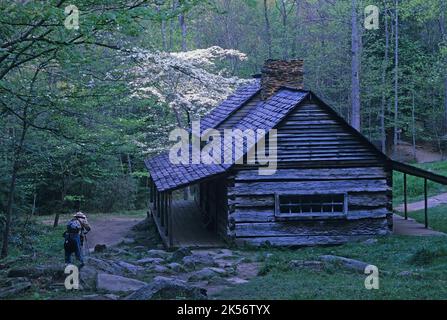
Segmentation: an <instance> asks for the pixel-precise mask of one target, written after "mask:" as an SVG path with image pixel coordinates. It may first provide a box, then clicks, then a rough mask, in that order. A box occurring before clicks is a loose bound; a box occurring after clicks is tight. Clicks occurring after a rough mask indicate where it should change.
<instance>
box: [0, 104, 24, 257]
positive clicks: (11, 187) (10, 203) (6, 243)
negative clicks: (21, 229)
mask: <svg viewBox="0 0 447 320" xmlns="http://www.w3.org/2000/svg"><path fill="white" fill-rule="evenodd" d="M26 112H27V111H26V109H25V111H24V117H23V119H24V122H23V126H22V134H21V135H20V140H19V145H18V146H17V148H16V150H15V152H14V159H13V163H12V172H11V181H10V183H9V191H8V201H7V204H6V217H5V218H6V219H5V229H4V231H3V243H2V251H1V254H0V257H1V258H6V257H7V256H8V252H9V234H10V232H11V220H12V207H13V204H14V196H15V191H16V184H17V174H18V172H19V170H20V156H21V154H22V149H23V143H24V141H25V136H26V132H27V130H28V125H27V122H26Z"/></svg>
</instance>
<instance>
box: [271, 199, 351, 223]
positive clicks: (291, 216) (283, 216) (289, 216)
mask: <svg viewBox="0 0 447 320" xmlns="http://www.w3.org/2000/svg"><path fill="white" fill-rule="evenodd" d="M333 194H337V195H343V197H344V198H343V212H338V213H326V212H325V213H317V212H312V213H281V211H280V208H279V205H280V202H279V197H280V196H301V195H302V196H310V195H333ZM347 215H348V193H347V192H340V193H335V192H316V193H275V219H276V220H279V221H281V220H283V221H288V220H309V219H344V218H346V217H347Z"/></svg>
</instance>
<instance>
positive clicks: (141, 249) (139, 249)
mask: <svg viewBox="0 0 447 320" xmlns="http://www.w3.org/2000/svg"><path fill="white" fill-rule="evenodd" d="M146 249H147V248H146V247H145V246H135V247H133V248H132V250H134V251H146Z"/></svg>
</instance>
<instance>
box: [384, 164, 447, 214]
mask: <svg viewBox="0 0 447 320" xmlns="http://www.w3.org/2000/svg"><path fill="white" fill-rule="evenodd" d="M413 165H414V166H416V167H419V168H422V169H424V170H429V171H432V172H434V173H437V174H440V175H444V176H447V161H440V162H432V163H421V164H413ZM403 176H404V175H403V173H400V172H394V174H393V202H394V204H395V205H396V204H400V203H402V202H403V201H404V195H403V185H404V182H403V181H404V178H403ZM427 187H428V195H429V196H434V195H437V194H440V193H443V192H447V186H444V185H442V184H439V183H436V182H432V181H428V182H427ZM407 197H408V201H409V202H413V201H419V200H422V199H423V197H424V179H422V178H418V177H414V176H410V175H407Z"/></svg>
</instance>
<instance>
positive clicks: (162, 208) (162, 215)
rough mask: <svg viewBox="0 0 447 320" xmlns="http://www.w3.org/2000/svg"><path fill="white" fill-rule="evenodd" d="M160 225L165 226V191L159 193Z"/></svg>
mask: <svg viewBox="0 0 447 320" xmlns="http://www.w3.org/2000/svg"><path fill="white" fill-rule="evenodd" d="M160 225H161V226H162V227H164V226H165V193H164V192H162V193H161V204H160Z"/></svg>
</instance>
